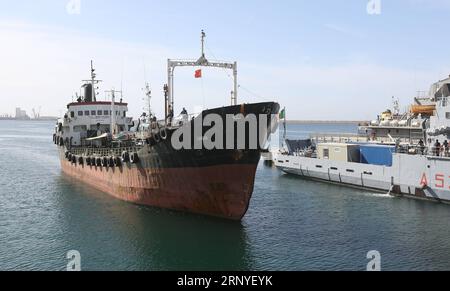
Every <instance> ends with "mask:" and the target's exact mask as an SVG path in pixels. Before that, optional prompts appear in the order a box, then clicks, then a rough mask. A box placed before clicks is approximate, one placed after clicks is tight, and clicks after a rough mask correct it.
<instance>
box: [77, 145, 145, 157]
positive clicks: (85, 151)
mask: <svg viewBox="0 0 450 291" xmlns="http://www.w3.org/2000/svg"><path fill="white" fill-rule="evenodd" d="M137 150H138V148H137V147H131V146H130V147H118V148H72V149H71V153H72V154H74V155H78V156H82V155H83V156H100V157H109V156H121V155H122V153H123V152H124V151H126V152H129V153H131V152H136V151H137Z"/></svg>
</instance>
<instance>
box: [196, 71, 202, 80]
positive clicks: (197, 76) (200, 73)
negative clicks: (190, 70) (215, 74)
mask: <svg viewBox="0 0 450 291" xmlns="http://www.w3.org/2000/svg"><path fill="white" fill-rule="evenodd" d="M201 77H202V70H197V71H195V78H196V79H199V78H201Z"/></svg>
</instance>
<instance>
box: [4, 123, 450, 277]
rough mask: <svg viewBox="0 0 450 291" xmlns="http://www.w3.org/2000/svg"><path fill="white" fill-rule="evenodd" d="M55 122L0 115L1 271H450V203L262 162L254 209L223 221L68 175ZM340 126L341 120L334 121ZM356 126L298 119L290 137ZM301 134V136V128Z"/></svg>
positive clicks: (258, 172)
mask: <svg viewBox="0 0 450 291" xmlns="http://www.w3.org/2000/svg"><path fill="white" fill-rule="evenodd" d="M53 125H54V123H45V122H42V123H35V122H28V121H23V122H22V121H2V122H0V150H1V151H2V154H1V155H0V164H1V165H2V167H0V185H1V187H0V197H2V200H1V202H0V269H1V270H65V269H66V265H67V263H68V261H67V260H66V254H67V252H68V251H70V250H78V251H79V252H80V253H81V268H82V270H223V269H226V270H228V269H231V270H365V269H366V265H367V263H368V261H367V259H366V254H367V252H369V251H371V250H377V251H379V252H380V253H381V255H382V269H383V270H448V269H450V253H449V252H448V249H450V241H449V240H448V238H449V237H450V229H449V228H448V225H447V223H445V222H446V221H449V220H450V208H449V207H448V206H447V205H440V204H434V203H429V202H422V201H415V200H408V199H398V198H387V197H386V196H383V195H379V194H373V193H370V192H364V191H360V190H354V189H348V188H345V187H339V186H335V185H328V184H323V183H317V182H311V181H304V180H302V179H298V178H296V177H290V176H286V175H282V174H280V172H279V171H277V170H276V169H274V168H268V167H265V166H264V165H262V164H260V166H259V167H258V171H257V178H256V183H255V190H254V195H253V199H252V202H251V204H250V208H249V211H248V214H247V215H246V216H245V217H244V219H243V220H242V222H228V221H223V220H217V219H213V218H209V217H202V216H195V215H189V214H183V213H178V212H172V211H167V210H158V209H155V208H150V207H142V206H136V205H133V204H129V203H126V202H122V201H120V200H116V199H114V198H111V197H110V196H109V195H108V194H105V193H102V192H100V191H97V190H95V189H93V188H90V187H89V186H85V185H83V184H82V183H80V182H77V181H76V180H72V179H70V178H68V177H66V176H64V174H62V172H61V170H60V168H59V162H58V159H57V157H56V155H55V151H56V150H57V149H55V147H54V145H53V144H52V143H51V138H50V139H49V137H51V133H52V130H53ZM339 127H340V128H339ZM334 130H336V131H338V132H342V131H351V130H355V128H354V127H352V126H348V125H342V126H339V125H336V124H333V125H320V126H317V125H292V126H290V127H289V128H288V135H289V137H290V136H292V137H293V138H295V137H302V136H301V135H303V134H308V132H330V131H334ZM296 135H300V136H296Z"/></svg>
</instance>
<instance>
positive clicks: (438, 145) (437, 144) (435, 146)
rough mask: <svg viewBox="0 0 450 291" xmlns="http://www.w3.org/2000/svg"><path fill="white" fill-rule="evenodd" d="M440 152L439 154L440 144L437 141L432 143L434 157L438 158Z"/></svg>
mask: <svg viewBox="0 0 450 291" xmlns="http://www.w3.org/2000/svg"><path fill="white" fill-rule="evenodd" d="M440 152H441V143H440V142H439V140H438V139H437V140H436V142H435V143H434V154H435V156H436V157H439V154H440Z"/></svg>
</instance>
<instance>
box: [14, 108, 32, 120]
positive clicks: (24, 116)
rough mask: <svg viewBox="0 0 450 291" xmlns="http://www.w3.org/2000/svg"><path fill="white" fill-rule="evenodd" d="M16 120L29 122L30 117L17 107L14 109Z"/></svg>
mask: <svg viewBox="0 0 450 291" xmlns="http://www.w3.org/2000/svg"><path fill="white" fill-rule="evenodd" d="M16 119H21V120H29V119H30V117H29V116H28V115H27V112H26V111H25V110H22V109H21V108H20V107H17V108H16Z"/></svg>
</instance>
